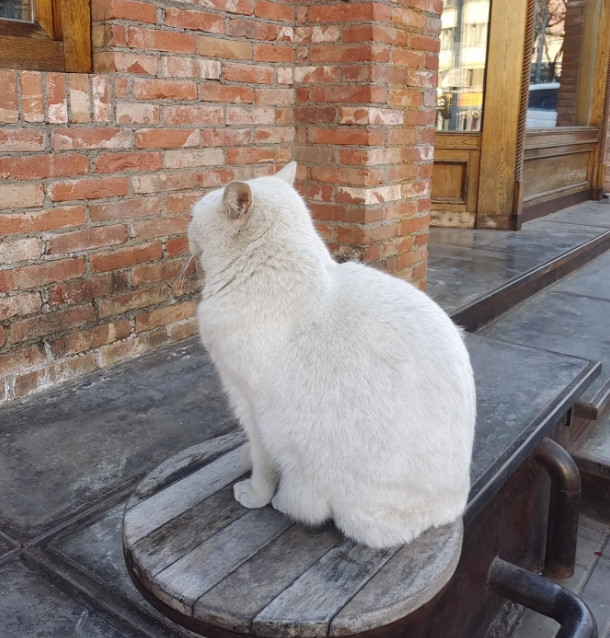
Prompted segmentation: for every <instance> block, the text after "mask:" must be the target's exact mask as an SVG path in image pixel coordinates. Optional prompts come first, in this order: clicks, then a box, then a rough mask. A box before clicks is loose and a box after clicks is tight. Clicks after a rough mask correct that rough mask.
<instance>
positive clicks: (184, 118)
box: [163, 105, 224, 126]
mask: <svg viewBox="0 0 610 638" xmlns="http://www.w3.org/2000/svg"><path fill="white" fill-rule="evenodd" d="M223 120H224V108H222V107H220V106H204V105H197V106H166V107H163V121H164V123H165V125H166V126H182V125H184V124H187V125H192V126H200V125H206V124H210V125H214V124H216V125H219V124H224V121H223Z"/></svg>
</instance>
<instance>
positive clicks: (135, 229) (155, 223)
mask: <svg viewBox="0 0 610 638" xmlns="http://www.w3.org/2000/svg"><path fill="white" fill-rule="evenodd" d="M190 221H191V217H190V215H172V216H171V217H159V218H157V219H153V220H150V221H148V220H147V221H141V222H134V223H133V224H132V225H131V236H132V237H133V238H135V239H138V240H140V241H144V240H146V239H157V238H158V237H168V236H171V235H181V234H184V233H186V229H187V228H188V225H189V222H190Z"/></svg>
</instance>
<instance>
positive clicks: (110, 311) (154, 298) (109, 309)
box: [98, 285, 169, 317]
mask: <svg viewBox="0 0 610 638" xmlns="http://www.w3.org/2000/svg"><path fill="white" fill-rule="evenodd" d="M168 299H169V290H168V288H167V286H162V285H159V286H150V287H148V288H140V289H139V290H132V291H130V292H126V293H124V294H122V295H116V296H115V297H107V298H106V299H100V300H99V301H98V310H99V313H100V317H112V316H117V315H123V314H125V313H126V312H129V311H130V310H135V309H137V308H146V307H148V306H156V305H158V304H160V303H163V302H164V301H168Z"/></svg>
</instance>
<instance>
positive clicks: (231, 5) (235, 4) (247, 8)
mask: <svg viewBox="0 0 610 638" xmlns="http://www.w3.org/2000/svg"><path fill="white" fill-rule="evenodd" d="M205 5H206V7H209V8H211V9H217V10H218V11H226V12H227V13H238V14H240V15H252V12H253V11H254V7H253V1H252V0H205Z"/></svg>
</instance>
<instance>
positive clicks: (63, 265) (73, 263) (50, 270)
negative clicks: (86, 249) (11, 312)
mask: <svg viewBox="0 0 610 638" xmlns="http://www.w3.org/2000/svg"><path fill="white" fill-rule="evenodd" d="M84 272H85V260H84V258H83V257H72V258H71V259H60V260H58V261H49V262H45V263H42V264H33V265H31V266H21V267H20V268H15V269H13V270H2V271H0V292H9V291H11V290H28V289H30V288H39V287H41V286H46V285H47V284H50V283H55V282H57V281H65V280H67V279H75V278H76V277H80V276H81V275H83V274H84Z"/></svg>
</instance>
